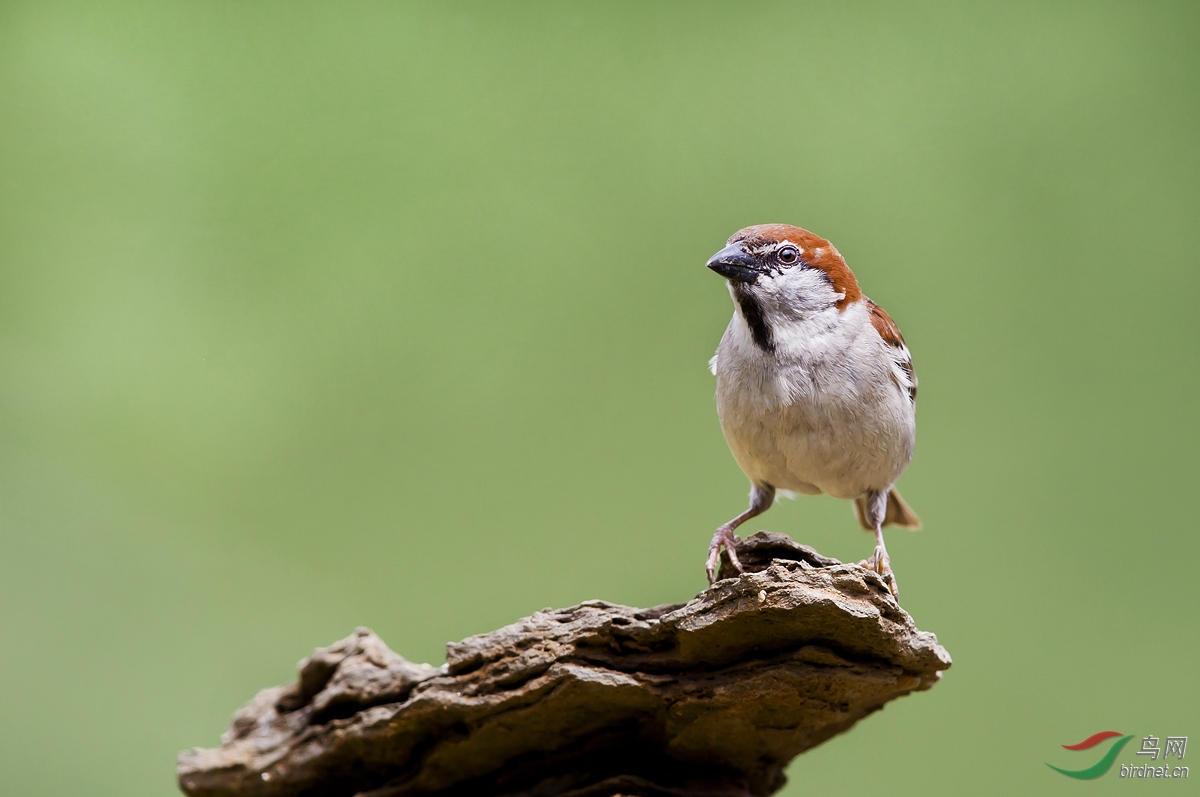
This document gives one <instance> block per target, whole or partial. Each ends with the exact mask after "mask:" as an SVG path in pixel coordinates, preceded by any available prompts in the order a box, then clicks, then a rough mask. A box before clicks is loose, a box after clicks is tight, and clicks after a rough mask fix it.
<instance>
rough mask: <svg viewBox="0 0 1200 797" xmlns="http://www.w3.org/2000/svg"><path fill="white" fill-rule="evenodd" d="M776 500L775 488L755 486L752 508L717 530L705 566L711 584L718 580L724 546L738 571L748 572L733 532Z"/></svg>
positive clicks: (751, 502)
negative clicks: (738, 553)
mask: <svg viewBox="0 0 1200 797" xmlns="http://www.w3.org/2000/svg"><path fill="white" fill-rule="evenodd" d="M774 500H775V488H774V487H772V486H771V485H769V484H764V485H757V484H755V485H753V486H752V487H751V488H750V508H749V509H747V510H746V511H745V512H743V513H742V514H740V515H738V516H737V517H735V518H734V519H733V520H731V521H729V522H728V523H725V524H723V525H722V526H721V527H720V528H718V529H717V530H716V532H715V533H714V534H713V538H712V542H711V543H710V544H709V546H708V563H707V564H706V565H705V566H704V569H705V570H706V571H708V583H709V584H712V583H713V582H714V581H716V580H717V569H718V568H719V567H720V564H721V546H722V545H724V546H725V550H726V551H728V552H729V561H730V562H733V566H734V567H736V568H737V571H738V572H739V573H744V572H746V570H745V568H743V567H742V563H741V562H739V561H738V557H737V543H738V538H737V535H736V534H734V533H733V532H734V530H735V529H736V528H737V527H738V526H740V525H742V524H743V523H745V522H746V521H747V520H749V519H750V518H752V517H757V516H759V515H761V514H762V513H763V512H766V511H767V510H768V509H770V508H771V502H772V501H774Z"/></svg>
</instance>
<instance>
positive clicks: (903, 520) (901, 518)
mask: <svg viewBox="0 0 1200 797" xmlns="http://www.w3.org/2000/svg"><path fill="white" fill-rule="evenodd" d="M854 514H856V515H858V523H859V525H860V526H862V527H863V528H864V529H866V530H867V531H874V530H875V527H874V526H872V525H871V523H870V521H868V520H867V497H866V496H865V495H860V496H859V497H858V498H855V499H854ZM883 525H885V526H899V527H900V528H902V529H912V530H913V531H916V530H917V529H919V528H921V519H920V518H919V517H917V513H916V512H914V511H912V508H911V507H909V505H908V504H906V503H904V499H903V498H901V497H900V493H898V492H896V491H895V490H894V489H892V490H888V497H887V512H886V513H885V514H884V516H883Z"/></svg>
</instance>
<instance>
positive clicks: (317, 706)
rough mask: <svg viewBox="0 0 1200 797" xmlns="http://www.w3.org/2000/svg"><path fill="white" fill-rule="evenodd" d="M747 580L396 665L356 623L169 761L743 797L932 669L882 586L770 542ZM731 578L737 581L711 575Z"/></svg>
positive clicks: (240, 772) (935, 651)
mask: <svg viewBox="0 0 1200 797" xmlns="http://www.w3.org/2000/svg"><path fill="white" fill-rule="evenodd" d="M738 555H739V558H740V559H741V561H742V562H743V564H744V565H745V566H746V569H747V572H746V573H745V574H744V575H741V576H737V574H736V573H734V572H732V571H731V569H730V568H729V567H728V559H727V558H726V559H725V561H724V566H723V568H722V571H721V577H722V578H721V580H720V581H718V582H717V583H716V584H714V585H713V586H711V587H709V588H708V589H706V590H704V591H703V592H701V593H700V594H699V595H698V596H696V598H694V599H693V600H691V601H689V602H687V603H684V604H676V605H668V606H658V607H655V608H652V609H635V608H630V607H628V606H619V605H616V604H611V603H606V602H604V601H587V602H585V603H582V604H580V605H578V606H573V607H571V608H568V609H553V610H546V611H541V612H537V613H535V614H533V615H532V616H530V617H526V618H524V619H522V620H520V621H518V622H516V623H514V624H512V625H510V626H507V627H505V628H501V629H499V630H497V631H492V632H490V633H487V634H480V635H478V636H473V637H469V638H467V639H464V640H463V641H462V642H459V643H457V644H451V645H449V646H448V647H447V655H446V664H444V665H443V666H441V667H431V666H429V665H426V664H413V663H412V662H409V661H407V660H405V659H404V658H403V657H401V656H399V655H397V654H396V653H394V652H392V651H391V650H390V649H389V648H388V647H387V645H385V644H384V643H383V641H382V640H380V639H379V638H378V637H377V636H375V635H374V634H373V633H372V632H371V631H369V630H368V629H365V628H360V629H358V630H357V631H356V632H355V633H354V634H353V635H351V636H350V637H347V638H346V639H343V640H342V641H340V642H337V643H335V644H334V645H331V646H330V647H328V648H320V649H318V650H316V651H315V652H314V653H313V655H312V656H310V657H309V658H307V659H305V660H304V661H302V662H301V663H300V675H299V678H298V680H297V681H296V682H295V683H292V684H289V685H286V686H279V687H274V688H271V689H264V690H262V691H261V692H259V693H258V694H257V695H256V696H255V697H254V699H253V700H251V701H250V703H248V704H247V705H246V706H244V707H243V708H242V709H241V710H239V711H238V712H237V713H236V714H235V715H234V718H233V722H232V725H231V727H230V729H229V730H228V731H227V732H226V733H225V734H224V735H223V736H222V738H221V746H220V747H218V748H215V749H200V748H193V749H192V750H187V751H184V752H183V753H181V754H180V756H179V765H178V777H179V785H180V788H181V789H182V790H183V791H184V792H185V793H187V794H188V795H193V796H194V797H233V796H234V795H239V796H243V797H260V796H261V797H270V796H273V795H306V796H311V797H316V796H317V795H322V796H328V797H353V796H354V795H358V796H359V797H409V795H413V796H414V797H415V795H444V796H445V797H451V796H453V795H480V794H490V795H511V796H512V797H517V796H518V795H521V796H522V797H614V796H615V795H641V796H642V797H655V796H658V795H662V796H663V797H735V796H736V797H749V796H750V795H767V794H771V793H772V792H774V791H776V790H778V789H779V788H780V787H781V786H782V785H783V782H784V778H783V769H784V767H785V766H786V765H787V763H788V762H789V761H790V760H791V759H792V758H794V757H795V756H796V755H798V754H799V753H801V752H803V751H805V750H807V749H809V748H811V747H813V746H815V745H817V744H820V743H821V742H823V741H825V740H826V739H828V738H829V737H831V736H833V735H835V734H838V733H841V732H842V731H845V730H847V729H848V728H850V727H851V726H852V725H854V723H856V722H857V721H858V720H860V719H862V718H863V717H865V716H867V715H868V714H870V713H872V712H874V711H877V710H878V709H880V708H882V707H883V705H884V704H885V703H887V702H888V701H889V700H893V699H895V698H897V697H901V696H903V695H906V694H909V693H910V692H914V691H918V690H922V689H928V688H929V687H931V686H932V685H933V684H934V683H936V682H937V680H938V679H939V678H940V677H941V673H942V671H943V670H945V669H946V668H947V667H949V666H950V656H949V654H948V653H947V652H946V650H945V649H944V648H942V647H941V646H940V645H939V644H938V643H937V638H936V637H935V636H934V635H933V634H931V633H927V632H924V631H919V630H917V628H916V626H915V625H914V624H913V621H912V618H910V617H909V616H908V614H906V613H905V612H904V610H903V609H901V608H900V607H899V605H898V604H897V603H896V601H895V599H894V598H893V597H892V595H891V593H890V592H888V590H887V587H886V586H885V585H884V583H883V581H882V580H881V579H880V578H879V576H878V575H876V574H875V573H872V572H869V571H867V570H865V569H863V568H861V567H859V566H858V565H847V564H842V563H841V562H838V561H836V560H834V559H829V558H826V557H823V556H821V555H820V554H818V553H816V552H815V551H813V550H812V549H811V548H808V547H806V546H802V545H798V544H796V543H794V542H792V541H791V540H790V539H788V538H787V537H785V536H783V535H780V534H769V533H767V532H759V533H758V534H755V535H753V536H752V537H749V538H747V539H746V540H743V541H742V542H741V543H740V544H739V545H738ZM729 576H736V577H729Z"/></svg>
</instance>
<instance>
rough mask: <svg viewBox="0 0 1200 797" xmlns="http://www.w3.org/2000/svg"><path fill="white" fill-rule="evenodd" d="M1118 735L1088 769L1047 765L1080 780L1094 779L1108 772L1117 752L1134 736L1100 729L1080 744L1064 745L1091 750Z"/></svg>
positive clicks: (1070, 748) (1069, 748)
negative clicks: (1105, 751) (1106, 750)
mask: <svg viewBox="0 0 1200 797" xmlns="http://www.w3.org/2000/svg"><path fill="white" fill-rule="evenodd" d="M1117 737H1120V738H1119V739H1117V741H1115V742H1113V743H1112V745H1111V746H1110V747H1109V748H1108V752H1107V753H1105V754H1104V755H1103V756H1102V757H1101V758H1100V760H1099V761H1097V762H1096V763H1094V764H1092V765H1091V766H1090V767H1087V768H1086V769H1062V768H1060V767H1056V766H1054V765H1053V764H1046V766H1048V767H1050V768H1051V769H1053V770H1054V771H1055V772H1061V773H1063V774H1064V775H1066V776H1067V777H1068V778H1078V779H1079V780H1092V779H1093V778H1098V777H1100V776H1101V775H1103V774H1104V773H1105V772H1108V770H1109V769H1110V768H1111V767H1112V765H1113V761H1115V760H1116V758H1117V753H1119V752H1121V748H1122V747H1124V746H1125V744H1126V743H1127V742H1128V741H1129V740H1130V739H1132V738H1133V737H1132V736H1122V735H1121V734H1119V733H1117V732H1116V731H1100V733H1095V734H1092V735H1091V736H1089V737H1088V738H1086V739H1084V740H1083V741H1082V742H1080V743H1078V744H1064V745H1063V747H1065V748H1066V749H1068V750H1091V749H1092V748H1093V747H1095V746H1096V745H1099V744H1103V743H1104V742H1107V741H1108V740H1109V739H1116V738H1117Z"/></svg>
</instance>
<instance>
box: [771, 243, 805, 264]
mask: <svg viewBox="0 0 1200 797" xmlns="http://www.w3.org/2000/svg"><path fill="white" fill-rule="evenodd" d="M775 256H776V257H778V258H779V262H780V263H783V264H784V265H788V266H790V265H791V264H792V263H795V262H796V261H797V260H799V259H800V250H798V249H797V248H796V247H794V246H783V247H780V248H779V251H777V252H776V253H775Z"/></svg>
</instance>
